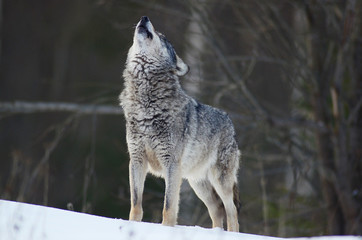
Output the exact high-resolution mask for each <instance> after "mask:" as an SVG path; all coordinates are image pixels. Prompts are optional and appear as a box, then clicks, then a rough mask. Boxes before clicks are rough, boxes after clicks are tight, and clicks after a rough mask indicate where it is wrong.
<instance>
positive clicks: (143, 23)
mask: <svg viewBox="0 0 362 240" xmlns="http://www.w3.org/2000/svg"><path fill="white" fill-rule="evenodd" d="M150 24H151V22H150V19H149V18H148V17H147V16H143V17H141V20H140V21H139V23H138V25H137V29H138V33H140V34H146V37H147V38H149V39H152V38H153V35H152V33H151V31H150Z"/></svg>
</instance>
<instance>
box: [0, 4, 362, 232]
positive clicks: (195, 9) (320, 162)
mask: <svg viewBox="0 0 362 240" xmlns="http://www.w3.org/2000/svg"><path fill="white" fill-rule="evenodd" d="M361 10H362V1H360V0H260V1H253V0H242V1H238V0H227V1H216V0H197V1H192V0H186V1H171V0H159V1H156V0H151V1H146V0H127V1H120V0H88V1H84V0H83V1H82V0H34V1H28V0H0V198H1V199H11V200H16V201H23V202H28V203H36V204H43V205H47V206H52V207H57V208H64V209H71V210H75V211H81V212H88V213H92V214H97V215H102V216H107V217H114V218H123V219H128V211H129V205H130V204H129V185H128V153H127V146H126V141H125V123H124V119H123V116H122V114H121V110H120V109H119V107H118V94H119V93H120V92H121V90H122V86H123V80H122V78H121V73H122V71H123V68H124V62H125V58H126V54H127V51H128V48H129V47H130V46H131V44H132V36H133V31H134V26H135V24H136V23H137V22H138V21H139V18H140V17H141V16H143V15H147V16H148V17H150V19H151V21H152V23H153V25H154V26H155V28H156V29H157V30H158V31H160V32H162V33H164V34H165V35H166V36H167V38H168V39H169V40H170V41H171V42H172V43H173V45H174V47H175V49H176V51H177V53H178V55H179V56H180V57H181V58H183V60H184V61H185V62H186V63H187V64H188V65H189V66H190V67H191V71H190V73H189V74H188V75H186V76H185V77H184V78H182V79H181V84H182V85H183V87H184V88H185V89H186V91H187V92H188V93H189V94H190V95H191V96H193V97H195V98H196V99H198V100H200V101H202V102H204V103H207V104H209V105H213V106H215V107H218V108H221V109H223V110H225V111H227V112H228V113H229V115H230V116H231V118H232V119H233V122H234V124H235V127H236V130H237V137H238V142H239V147H240V149H241V150H242V152H243V156H242V161H241V166H242V167H241V170H240V173H239V187H240V194H241V200H242V204H243V206H242V211H241V213H240V216H239V219H240V224H241V226H240V230H241V231H242V232H247V233H256V234H267V235H273V236H280V237H291V236H311V235H322V234H362V109H361V106H362V76H361V73H362V63H361V61H362V36H361V29H362V19H361ZM60 103H66V104H60ZM163 191H164V183H163V180H162V179H157V178H155V177H152V176H150V177H148V178H147V180H146V187H145V193H144V202H143V205H144V213H145V216H144V221H152V222H160V221H161V211H162V204H163ZM179 224H184V225H195V224H197V225H201V226H205V227H210V226H211V221H210V219H209V216H208V213H207V210H206V207H205V206H204V205H203V204H202V202H201V201H200V200H198V199H197V198H196V196H195V195H194V193H193V192H192V191H191V190H190V187H189V186H188V184H187V183H184V184H183V186H182V196H181V206H180V216H179Z"/></svg>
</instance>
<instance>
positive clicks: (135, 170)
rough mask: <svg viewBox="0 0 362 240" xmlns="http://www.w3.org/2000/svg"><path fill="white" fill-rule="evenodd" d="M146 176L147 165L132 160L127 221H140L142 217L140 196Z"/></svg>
mask: <svg viewBox="0 0 362 240" xmlns="http://www.w3.org/2000/svg"><path fill="white" fill-rule="evenodd" d="M146 174H147V163H146V162H145V161H142V160H139V159H132V158H131V161H130V163H129V183H130V192H131V211H130V213H129V220H131V221H141V220H142V217H143V210H142V194H143V187H144V182H145V178H146Z"/></svg>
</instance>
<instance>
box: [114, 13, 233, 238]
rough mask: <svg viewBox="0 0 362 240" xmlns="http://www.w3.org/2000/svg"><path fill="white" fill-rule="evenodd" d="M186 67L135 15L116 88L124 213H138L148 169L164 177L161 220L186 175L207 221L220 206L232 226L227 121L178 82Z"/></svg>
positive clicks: (166, 218) (171, 211)
mask: <svg viewBox="0 0 362 240" xmlns="http://www.w3.org/2000/svg"><path fill="white" fill-rule="evenodd" d="M187 72H188V66H187V65H186V64H185V63H184V62H183V61H182V60H181V59H180V58H179V57H178V56H177V54H176V52H175V51H174V49H173V47H172V45H171V44H170V43H169V42H168V41H167V40H166V38H165V37H164V36H163V35H162V34H160V33H158V32H156V31H155V30H154V28H153V26H152V24H151V22H150V21H149V20H148V18H147V17H142V18H141V20H140V22H139V23H138V25H137V27H136V30H135V34H134V39H133V45H132V47H131V48H130V50H129V53H128V57H127V62H126V68H125V70H124V72H123V77H124V90H123V92H122V93H121V95H120V101H121V106H122V107H123V110H124V114H125V118H126V130H127V144H128V150H129V154H130V186H131V212H130V220H136V221H141V219H142V193H143V185H144V180H145V176H146V174H147V172H151V173H153V174H154V175H156V176H161V177H163V178H164V179H165V183H166V190H165V201H164V210H163V222H162V223H163V224H165V225H175V224H176V221H177V212H178V201H179V191H180V184H181V179H182V178H186V179H188V180H189V182H190V185H191V186H192V187H193V189H194V190H195V192H196V194H197V195H198V196H199V197H200V199H201V200H202V201H203V202H204V203H205V204H206V206H207V208H208V210H209V213H210V216H211V218H212V220H213V227H222V215H223V214H222V213H223V212H224V210H220V206H221V207H222V206H224V207H225V212H226V216H227V223H228V230H231V231H238V230H239V229H238V228H239V225H238V221H237V213H236V207H235V204H234V201H233V199H235V196H233V191H234V190H235V189H233V188H234V186H236V185H237V171H238V168H239V150H238V147H237V144H236V141H235V131H234V127H233V125H232V122H231V120H230V118H229V117H228V116H227V114H226V113H225V112H223V111H220V110H218V109H216V108H213V107H210V106H208V105H204V104H201V103H198V102H197V101H196V100H194V99H193V98H191V97H190V96H188V95H187V94H186V93H185V92H184V91H183V90H182V88H181V86H180V83H179V76H183V75H185V74H186V73H187ZM215 193H217V194H215ZM221 201H222V203H223V204H220V203H221Z"/></svg>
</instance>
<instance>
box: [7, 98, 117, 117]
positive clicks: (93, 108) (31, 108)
mask: <svg viewBox="0 0 362 240" xmlns="http://www.w3.org/2000/svg"><path fill="white" fill-rule="evenodd" d="M0 112H8V113H36V112H74V113H79V114H103V115H107V114H108V115H120V114H122V113H123V112H122V108H121V107H119V106H111V105H97V104H77V103H65V102H24V101H15V102H0Z"/></svg>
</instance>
